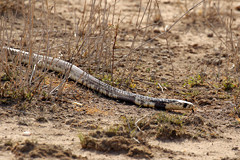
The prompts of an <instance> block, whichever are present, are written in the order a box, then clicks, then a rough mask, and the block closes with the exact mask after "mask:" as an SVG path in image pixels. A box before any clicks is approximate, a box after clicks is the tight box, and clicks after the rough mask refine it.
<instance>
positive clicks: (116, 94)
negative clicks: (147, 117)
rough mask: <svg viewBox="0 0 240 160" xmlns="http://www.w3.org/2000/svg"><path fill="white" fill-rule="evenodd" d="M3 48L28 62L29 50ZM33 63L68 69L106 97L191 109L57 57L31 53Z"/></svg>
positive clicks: (59, 69)
mask: <svg viewBox="0 0 240 160" xmlns="http://www.w3.org/2000/svg"><path fill="white" fill-rule="evenodd" d="M3 49H5V50H7V51H9V53H11V54H13V55H18V54H21V56H22V57H21V61H22V62H23V63H26V64H27V63H29V55H30V54H29V52H25V51H22V50H19V49H15V48H10V47H3ZM32 62H33V64H37V65H38V66H40V67H47V68H49V69H51V70H53V71H57V72H62V73H65V72H66V71H67V70H69V69H70V71H69V78H70V79H72V80H75V81H77V82H79V83H81V84H83V85H84V86H86V87H88V88H91V89H93V90H95V91H98V92H100V93H102V94H104V95H106V96H108V97H111V98H115V99H119V100H123V101H127V102H132V103H135V104H137V105H140V106H144V107H153V108H156V109H161V110H192V109H193V104H192V103H190V102H187V101H183V100H178V99H164V98H152V97H148V96H143V95H139V94H134V93H131V92H127V91H123V90H121V89H118V88H115V87H112V86H111V85H108V84H106V83H104V82H102V81H100V80H99V79H97V78H95V77H93V76H92V75H90V74H88V73H86V72H84V71H83V70H81V69H80V68H78V67H77V66H75V65H73V64H71V63H69V62H66V61H63V60H61V59H58V58H53V57H48V56H42V55H38V54H32Z"/></svg>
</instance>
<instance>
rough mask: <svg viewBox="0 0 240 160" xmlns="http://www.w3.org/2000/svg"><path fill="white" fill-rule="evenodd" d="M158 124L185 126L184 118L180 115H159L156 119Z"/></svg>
mask: <svg viewBox="0 0 240 160" xmlns="http://www.w3.org/2000/svg"><path fill="white" fill-rule="evenodd" d="M156 119H157V122H158V124H171V125H176V126H180V127H182V126H183V118H182V117H181V116H179V115H170V114H166V113H159V114H158V115H157V117H156Z"/></svg>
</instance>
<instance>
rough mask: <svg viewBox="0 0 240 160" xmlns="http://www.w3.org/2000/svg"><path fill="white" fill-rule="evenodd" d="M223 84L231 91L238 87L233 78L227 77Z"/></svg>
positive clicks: (224, 87) (224, 88)
mask: <svg viewBox="0 0 240 160" xmlns="http://www.w3.org/2000/svg"><path fill="white" fill-rule="evenodd" d="M222 86H223V87H222V88H223V90H224V91H229V90H233V89H234V88H237V86H238V85H237V83H236V82H235V81H234V80H233V79H231V78H229V77H226V78H224V80H223V81H222Z"/></svg>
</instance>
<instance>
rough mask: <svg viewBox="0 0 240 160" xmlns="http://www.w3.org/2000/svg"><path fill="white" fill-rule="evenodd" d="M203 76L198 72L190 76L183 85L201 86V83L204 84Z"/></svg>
mask: <svg viewBox="0 0 240 160" xmlns="http://www.w3.org/2000/svg"><path fill="white" fill-rule="evenodd" d="M203 82H204V81H203V78H202V76H201V75H200V74H197V75H195V76H193V77H190V78H189V79H188V80H187V82H185V83H184V84H183V86H184V87H186V86H190V87H191V88H192V87H196V86H201V85H203Z"/></svg>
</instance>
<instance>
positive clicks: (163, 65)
mask: <svg viewBox="0 0 240 160" xmlns="http://www.w3.org/2000/svg"><path fill="white" fill-rule="evenodd" d="M4 2H7V3H4ZM10 2H11V3H13V4H11V3H10ZM147 2H148V1H146V0H143V1H142V5H140V2H139V1H132V0H120V1H117V2H116V7H115V13H116V17H115V19H117V18H118V15H119V14H120V13H121V17H123V18H122V19H121V23H120V24H119V31H118V37H117V43H116V46H115V47H116V52H115V56H116V59H115V61H116V63H117V62H119V64H118V68H119V69H118V70H116V71H115V72H116V73H115V76H116V77H118V75H121V73H123V72H125V74H123V79H124V78H126V77H127V75H128V74H129V73H130V71H131V67H132V65H133V64H135V62H136V61H137V58H136V57H138V62H137V65H136V67H135V68H134V71H133V73H132V85H130V87H127V85H123V86H121V87H122V89H124V90H129V91H132V92H135V93H139V94H144V95H149V96H153V97H162V98H176V99H184V100H188V101H190V102H192V103H194V104H195V105H196V108H195V112H194V113H193V114H191V112H190V111H172V112H169V111H158V110H154V109H152V108H142V107H137V106H136V105H133V104H128V103H125V102H121V101H117V100H113V99H109V98H107V97H105V96H103V95H101V94H99V93H96V92H94V91H92V90H89V89H87V88H85V87H83V86H82V85H80V84H76V83H74V82H72V81H67V82H66V85H65V87H64V90H63V94H62V95H61V96H56V95H52V96H50V98H45V97H44V96H42V95H37V96H35V97H34V98H33V99H32V100H31V101H26V100H25V101H20V100H14V99H8V97H1V103H0V106H1V107H0V159H4V160H6V159H194V160H195V159H224V160H237V159H240V134H239V133H240V121H239V116H240V114H239V112H240V110H239V101H240V99H239V96H238V94H239V77H240V73H239V70H237V68H236V67H237V65H235V67H234V65H233V64H236V63H235V60H236V57H234V56H233V55H232V54H231V53H230V51H229V50H227V49H226V48H224V46H223V45H222V42H221V41H220V40H219V37H218V36H216V33H217V34H218V35H219V36H222V37H224V36H225V35H226V33H225V30H224V27H223V26H222V25H223V24H222V21H221V20H219V15H220V16H222V17H223V19H222V20H224V17H225V18H226V17H227V16H229V10H230V9H231V8H232V9H233V10H232V11H233V15H232V16H233V19H234V21H233V26H232V29H233V33H234V36H236V38H239V37H238V36H239V31H240V28H239V24H240V11H239V5H240V1H234V2H233V3H230V2H229V1H224V0H223V1H221V2H220V6H221V10H220V13H218V12H216V11H215V8H214V6H215V5H216V4H217V2H218V1H216V2H215V1H211V2H209V5H210V6H208V7H209V8H208V12H206V14H207V16H206V17H207V20H208V22H209V23H211V24H212V25H213V26H214V30H212V29H210V27H209V26H208V25H207V23H206V19H203V18H201V15H202V14H203V8H202V6H200V7H198V8H195V9H194V11H193V12H191V14H189V15H187V16H186V17H184V18H183V19H182V20H181V21H180V22H178V23H177V24H176V25H175V26H174V27H173V28H172V30H171V31H170V33H168V35H167V39H168V45H167V43H166V37H163V36H160V37H159V36H158V35H159V34H160V33H161V32H162V31H163V30H164V27H163V23H158V22H157V21H156V19H157V18H158V17H156V16H157V15H154V14H150V18H149V19H148V21H149V22H147V19H146V18H145V19H144V20H143V26H145V25H147V23H149V24H151V23H153V24H155V25H153V28H150V29H149V30H146V31H143V30H141V31H140V33H139V36H138V37H137V38H136V43H135V45H136V46H140V45H141V44H142V41H144V42H146V44H145V45H143V46H142V47H140V48H139V49H137V50H136V51H134V52H133V53H132V55H130V56H129V57H130V58H129V59H127V60H126V59H124V60H123V59H122V58H123V57H124V55H127V54H128V53H129V52H128V51H129V48H130V47H131V44H132V41H133V37H134V34H135V33H136V31H137V29H136V28H134V25H135V22H136V17H137V15H138V11H139V7H141V10H140V13H141V14H143V12H144V9H145V7H146V6H147ZM186 2H187V6H188V8H190V7H191V6H193V2H191V1H190V2H188V1H186ZM88 3H90V2H87V6H88V7H89V5H88ZM53 4H54V3H53V2H52V1H49V4H48V5H49V8H51V7H52V6H53ZM55 4H56V6H55V7H56V9H55V11H56V13H55V14H53V13H50V15H49V18H50V21H51V23H52V27H53V28H54V31H57V32H53V33H50V34H49V39H50V40H52V41H51V42H54V43H52V44H53V46H60V47H55V48H53V51H52V52H51V54H52V56H60V57H61V58H62V59H65V60H69V57H68V56H66V55H64V53H65V54H67V53H68V52H67V49H65V50H64V49H63V48H64V47H61V45H62V44H63V42H66V39H67V38H69V39H71V38H72V35H73V30H74V29H75V27H76V26H75V24H76V17H82V16H81V15H82V14H83V9H84V2H82V1H78V0H58V1H56V2H55ZM109 4H114V2H113V1H109ZM16 5H17V4H14V2H13V1H6V0H5V1H3V2H0V8H1V10H3V11H4V10H6V11H9V12H11V11H13V12H16V10H17V9H16ZM25 5H26V6H28V1H26V2H25ZM35 5H36V8H35V16H34V23H36V24H35V25H33V28H34V29H35V30H37V31H40V30H41V28H40V26H44V25H46V24H47V22H46V21H44V20H42V18H43V16H42V15H43V13H42V12H41V9H43V8H44V7H43V3H42V2H36V4H35ZM154 6H156V4H155V5H154V2H153V3H152V8H153V9H152V11H153V13H155V12H156V11H155V10H154ZM102 7H103V6H102ZM184 7H186V4H185V2H182V1H178V0H172V1H169V0H163V1H160V2H159V9H160V11H161V16H162V20H161V18H160V20H161V22H164V24H165V25H171V24H173V23H174V22H175V21H176V20H177V18H178V17H179V15H182V14H184V12H185V11H186V10H185V8H184ZM53 8H54V7H53ZM154 11H155V12H154ZM51 12H53V10H51ZM86 12H89V9H87V10H86ZM17 13H18V14H16V15H15V16H16V19H14V23H13V22H12V21H11V20H9V19H11V18H10V17H11V16H9V15H8V16H7V14H3V13H1V14H2V16H5V17H6V19H3V20H4V22H5V23H6V24H7V26H9V24H10V23H11V24H12V31H13V33H14V36H13V38H12V39H11V40H10V43H11V46H13V47H16V48H18V45H17V44H19V43H20V42H19V41H20V40H19V38H18V36H20V37H21V34H22V32H21V30H23V25H21V24H24V16H23V14H21V10H19V11H18V12H17ZM7 18H9V19H7ZM3 20H2V21H3ZM158 20H159V19H158ZM10 29H11V27H7V28H6V30H10ZM214 32H216V33H214ZM144 33H147V34H146V35H145V34H144ZM79 35H81V34H79ZM41 36H42V35H41ZM56 39H57V40H56ZM64 40H65V41H64ZM148 40H150V41H148ZM40 42H41V37H40V36H39V35H38V34H36V38H35V39H34V44H38V43H40ZM41 45H42V44H39V46H41ZM39 46H38V45H36V46H34V47H35V48H34V47H33V49H34V50H35V51H38V47H39ZM62 54H63V55H62ZM139 55H141V56H139ZM235 56H238V57H239V53H238V55H235ZM91 59H94V58H91ZM83 62H86V63H83ZM9 63H11V62H9ZM238 63H239V61H238ZM75 64H76V65H77V66H79V67H81V68H82V69H83V70H86V71H89V72H90V71H91V72H92V74H95V76H98V73H97V71H98V70H97V68H98V63H97V62H96V61H95V59H94V60H92V61H91V60H89V59H87V58H86V59H84V58H83V61H79V62H78V61H75ZM1 65H3V64H1ZM89 66H91V68H90V70H89ZM22 67H23V68H24V67H25V66H22ZM101 67H102V66H101ZM101 67H100V69H101ZM25 68H27V67H25ZM102 68H103V67H102ZM238 69H239V68H238ZM94 71H95V72H94ZM2 72H3V70H1V85H3V84H4V83H6V81H4V80H3V76H4V73H2ZM101 73H102V70H101ZM226 76H228V77H230V78H231V79H232V80H233V82H232V83H234V86H232V87H231V88H230V89H229V90H226V89H224V85H223V83H224V80H225V79H224V78H225V77H226ZM23 79H24V77H23ZM50 80H52V82H51V83H50V82H49V81H50ZM60 82H61V76H59V75H58V74H57V73H54V72H47V75H46V78H45V82H44V83H45V84H44V85H48V86H49V85H52V88H54V87H56V86H57V85H58V84H59V83H60ZM156 82H158V83H159V84H161V85H162V86H163V91H162V90H161V88H159V86H158V85H156ZM225 84H226V83H225ZM225 87H226V86H225ZM46 88H47V87H46Z"/></svg>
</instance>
